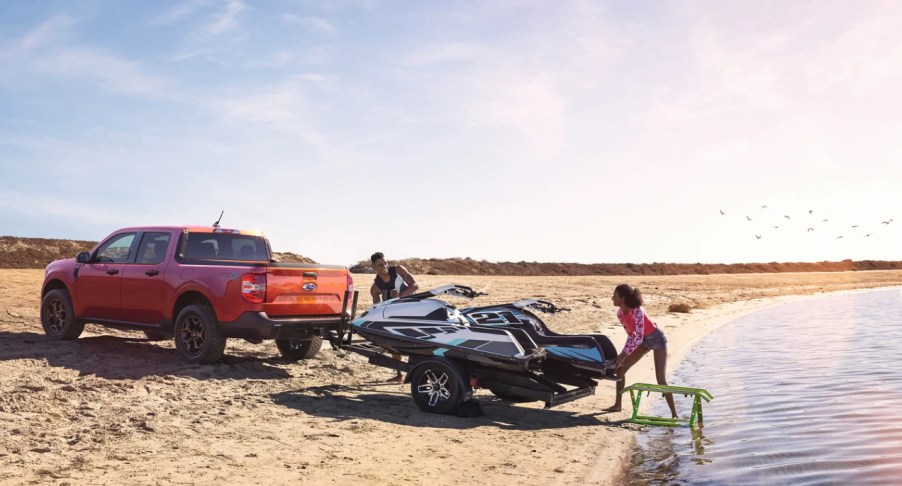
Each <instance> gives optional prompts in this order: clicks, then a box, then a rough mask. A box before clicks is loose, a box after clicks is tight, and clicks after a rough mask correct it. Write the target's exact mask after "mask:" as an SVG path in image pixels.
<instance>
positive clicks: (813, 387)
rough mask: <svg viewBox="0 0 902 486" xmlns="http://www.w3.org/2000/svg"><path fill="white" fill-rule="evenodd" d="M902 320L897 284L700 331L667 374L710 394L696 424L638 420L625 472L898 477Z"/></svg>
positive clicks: (682, 403)
mask: <svg viewBox="0 0 902 486" xmlns="http://www.w3.org/2000/svg"><path fill="white" fill-rule="evenodd" d="M900 320H902V292H899V291H881V292H869V293H859V294H853V295H846V296H832V297H822V298H818V299H809V300H805V301H801V302H797V303H794V304H788V305H784V306H780V307H776V308H773V309H769V310H767V311H763V312H759V313H756V314H753V315H750V316H746V317H744V318H742V319H738V320H736V321H734V322H733V323H731V324H729V325H728V326H725V327H724V328H722V329H720V330H718V331H716V332H715V333H713V334H711V335H710V336H708V337H706V338H705V339H704V340H703V341H702V342H701V343H699V345H698V346H697V347H696V348H695V349H693V352H692V353H691V355H690V357H689V359H687V360H686V361H685V362H683V363H681V364H680V366H679V368H678V369H677V370H676V371H675V373H674V377H673V379H672V380H670V381H671V382H672V383H676V384H679V385H684V386H694V387H702V388H706V389H708V390H710V391H711V392H712V393H713V394H714V396H715V399H714V400H713V401H712V402H711V403H708V404H705V409H704V411H705V418H706V422H705V428H703V429H702V428H699V429H695V430H693V429H688V428H685V427H680V428H673V429H671V428H664V427H646V428H644V431H643V432H642V434H640V437H639V449H638V450H637V451H636V452H635V454H634V455H633V460H632V463H633V464H632V466H633V467H632V470H631V473H630V478H631V481H630V483H631V484H636V485H651V484H667V485H670V484H692V485H705V484H710V485H719V484H730V485H734V484H768V485H770V484H793V485H795V484H817V485H821V484H856V485H857V484H899V482H898V481H897V480H898V478H899V477H902V407H899V406H898V403H899V400H900V399H902V354H900V353H899V352H898V351H897V350H898V349H899V348H900V347H902V326H898V325H897V324H896V323H898V322H899V321H900ZM675 398H677V397H675ZM691 405H692V403H691V400H678V402H677V408H678V410H683V411H687V410H689V409H690V407H691ZM652 409H653V413H654V414H661V413H664V412H665V411H666V404H664V402H663V400H656V402H655V404H654V405H653V406H652Z"/></svg>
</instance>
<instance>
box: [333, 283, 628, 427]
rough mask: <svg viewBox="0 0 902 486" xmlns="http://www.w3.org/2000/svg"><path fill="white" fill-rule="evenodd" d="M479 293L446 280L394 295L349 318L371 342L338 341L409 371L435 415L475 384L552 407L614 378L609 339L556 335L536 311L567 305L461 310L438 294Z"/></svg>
mask: <svg viewBox="0 0 902 486" xmlns="http://www.w3.org/2000/svg"><path fill="white" fill-rule="evenodd" d="M480 295H485V294H483V293H481V292H477V291H475V290H473V289H472V288H470V287H466V286H462V285H445V286H442V287H438V288H435V289H432V290H429V291H426V292H421V293H418V294H414V295H410V296H407V297H403V298H396V299H390V300H387V301H385V302H381V303H378V304H375V305H373V306H372V307H370V308H369V309H368V310H366V311H365V312H363V313H362V314H360V316H356V317H354V318H352V320H351V321H350V331H351V334H357V335H359V336H361V337H363V338H365V339H366V340H367V342H362V343H361V342H358V343H353V342H352V340H351V337H350V334H349V336H348V338H347V341H345V340H344V339H343V336H342V337H341V338H339V339H338V340H337V342H338V343H339V344H340V345H343V347H344V348H346V349H348V350H351V351H354V352H357V353H360V354H363V355H366V356H368V357H369V358H370V362H372V363H374V364H377V365H380V366H385V367H389V368H393V369H396V370H400V371H407V372H408V375H407V381H408V382H409V383H410V385H411V394H412V395H413V398H414V401H415V402H416V404H417V405H418V406H419V408H420V409H422V410H424V411H427V412H434V413H448V412H450V411H452V410H454V409H455V408H456V407H457V406H458V405H460V404H461V402H463V401H465V400H469V399H471V398H472V393H473V390H474V389H475V388H486V389H488V390H490V391H491V392H492V393H494V394H495V395H496V396H498V397H501V398H505V399H509V400H513V401H536V400H538V401H544V402H545V406H546V408H550V407H552V406H555V405H559V404H562V403H566V402H569V401H571V400H575V399H577V398H581V397H584V396H588V395H591V394H594V391H595V386H596V385H597V382H596V381H595V380H597V379H600V378H605V377H611V375H612V371H613V368H614V362H615V360H616V357H617V350H616V348H615V347H614V345H613V343H611V341H610V340H609V339H608V338H607V337H606V336H604V335H602V334H583V335H564V334H558V333H555V332H553V331H551V330H550V329H549V328H548V326H547V325H545V323H544V322H543V321H542V319H540V318H539V316H538V315H537V313H557V312H563V311H566V310H568V309H564V308H560V307H557V306H556V305H554V304H553V303H551V302H548V301H544V300H539V299H524V300H519V301H516V302H511V303H505V304H496V305H489V306H483V307H467V308H463V309H458V308H457V307H455V306H454V305H452V304H450V303H449V302H447V301H445V300H442V299H439V298H438V297H444V296H447V297H461V298H467V299H472V298H475V297H477V296H480ZM333 342H334V341H333ZM386 351H388V352H390V353H392V354H401V355H405V356H408V362H407V363H404V362H403V361H398V360H394V359H391V358H389V357H387V356H385V352H386Z"/></svg>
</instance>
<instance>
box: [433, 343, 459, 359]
mask: <svg viewBox="0 0 902 486" xmlns="http://www.w3.org/2000/svg"><path fill="white" fill-rule="evenodd" d="M464 341H466V339H452V340H451V341H448V346H457V345H458V344H460V343H462V342H464ZM446 351H448V348H438V349H436V350H435V351H433V352H432V354H434V355H436V356H444V355H445V352H446Z"/></svg>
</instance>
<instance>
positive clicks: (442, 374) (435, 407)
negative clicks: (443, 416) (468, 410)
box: [410, 359, 468, 413]
mask: <svg viewBox="0 0 902 486" xmlns="http://www.w3.org/2000/svg"><path fill="white" fill-rule="evenodd" d="M465 383H466V382H465V381H464V374H463V371H462V370H461V369H460V367H459V366H457V365H456V364H454V363H453V362H451V361H449V360H447V359H428V360H426V361H423V362H421V363H419V364H417V366H416V368H414V370H413V371H412V372H411V375H410V394H411V395H412V396H413V401H414V402H415V403H416V404H417V407H419V408H420V410H422V411H424V412H428V413H449V412H451V411H453V410H455V409H456V408H457V406H458V405H460V404H461V402H463V400H464V396H465V395H466V394H467V392H468V389H467V387H466V385H465Z"/></svg>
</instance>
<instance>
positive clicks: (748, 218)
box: [745, 216, 889, 224]
mask: <svg viewBox="0 0 902 486" xmlns="http://www.w3.org/2000/svg"><path fill="white" fill-rule="evenodd" d="M745 219H747V220H749V221H751V220H752V218H750V217H748V216H746V217H745ZM886 224H889V223H886Z"/></svg>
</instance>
